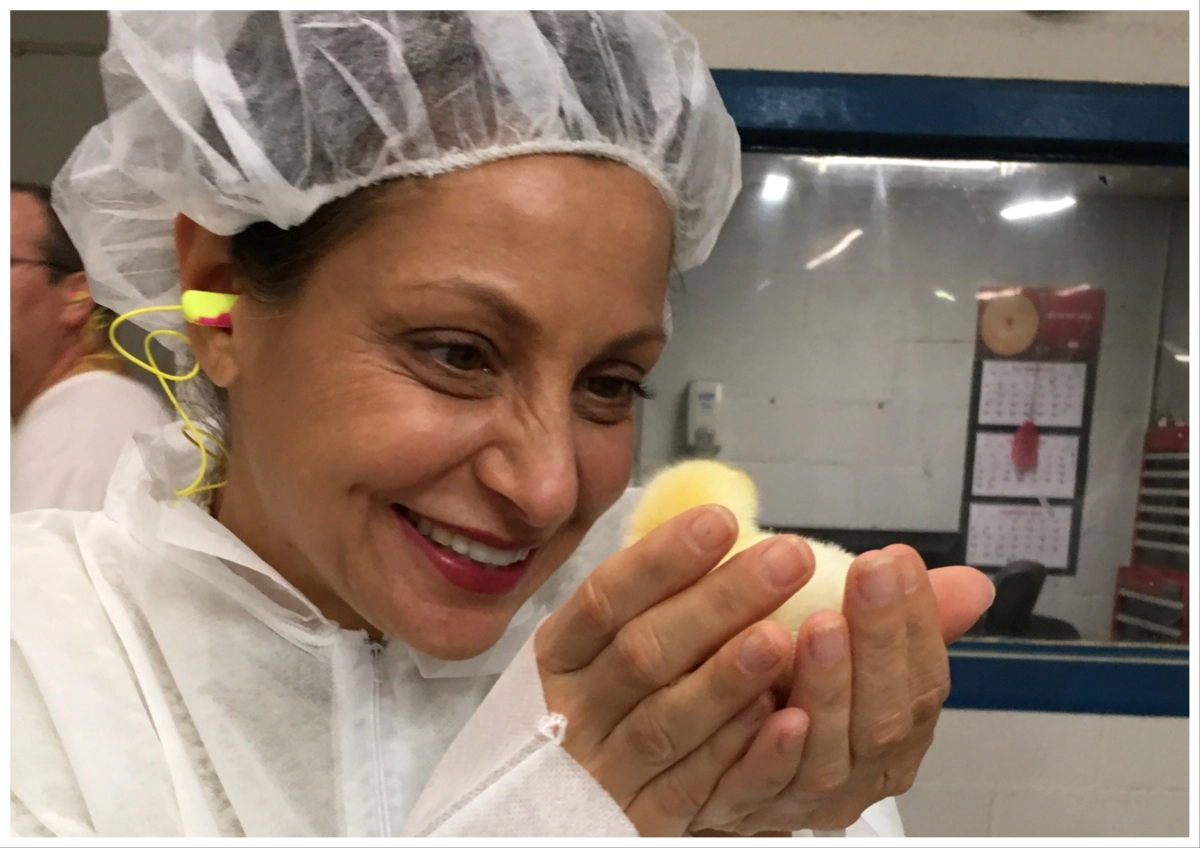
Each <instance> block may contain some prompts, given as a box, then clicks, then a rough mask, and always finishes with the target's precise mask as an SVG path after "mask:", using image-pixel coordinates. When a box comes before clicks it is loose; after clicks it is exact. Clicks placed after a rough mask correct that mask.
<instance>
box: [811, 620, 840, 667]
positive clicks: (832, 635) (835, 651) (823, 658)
mask: <svg viewBox="0 0 1200 848" xmlns="http://www.w3.org/2000/svg"><path fill="white" fill-rule="evenodd" d="M808 651H809V653H810V654H811V655H812V658H813V659H814V660H815V661H816V664H817V665H819V666H821V667H828V666H831V665H834V664H836V663H838V662H841V660H842V658H843V657H845V656H846V654H847V653H849V651H850V638H849V636H848V634H847V633H846V628H845V627H843V626H842V625H841V624H840V623H838V624H832V625H829V626H828V627H822V628H821V629H820V630H814V631H813V632H812V633H810V634H809V637H808Z"/></svg>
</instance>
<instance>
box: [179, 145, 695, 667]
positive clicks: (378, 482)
mask: <svg viewBox="0 0 1200 848" xmlns="http://www.w3.org/2000/svg"><path fill="white" fill-rule="evenodd" d="M371 192H372V194H371V197H370V198H369V200H364V201H358V202H363V203H368V204H369V205H368V207H367V210H366V212H365V215H364V219H363V220H362V221H361V223H360V224H359V226H358V227H357V228H356V229H355V230H354V231H353V232H352V233H349V234H347V235H346V236H345V237H344V238H342V239H340V240H338V241H336V242H334V243H333V244H330V245H326V250H325V251H324V253H323V254H322V255H321V256H320V258H319V259H317V260H316V261H314V262H313V263H312V267H311V268H308V269H302V270H301V269H295V268H293V269H289V270H293V271H296V270H299V272H300V273H299V274H298V275H297V276H296V277H295V279H296V280H297V282H296V283H294V284H293V285H292V287H291V288H290V289H288V288H285V286H284V285H281V284H280V281H279V280H278V279H272V277H271V272H270V270H268V269H267V267H266V264H265V262H264V261H263V257H269V256H271V255H287V253H288V251H287V243H288V242H294V241H296V240H297V239H303V238H304V234H303V233H299V234H296V235H293V234H292V233H291V231H286V230H278V229H276V230H274V232H273V233H271V234H269V235H268V234H266V233H264V232H263V231H262V228H263V227H264V226H269V225H262V224H260V225H256V226H257V227H258V228H259V230H258V231H257V232H255V233H254V241H252V242H251V244H250V245H249V246H246V245H243V244H240V243H239V242H240V240H241V239H242V238H243V235H242V234H239V235H235V236H234V237H233V238H232V239H226V238H222V237H218V236H214V235H212V234H211V233H209V232H208V231H206V230H201V229H200V228H199V227H198V225H196V224H193V223H192V222H190V221H186V220H185V221H182V222H181V223H180V224H179V227H178V232H179V233H180V240H181V243H182V244H183V245H184V247H183V248H182V249H181V251H180V269H181V278H182V282H183V286H184V287H185V288H191V287H199V286H208V287H212V286H214V285H215V283H216V281H217V280H220V281H221V287H223V288H224V287H229V288H230V290H232V291H244V292H245V293H246V294H248V295H249V297H246V298H243V299H242V300H241V301H240V302H239V305H238V306H237V307H236V308H235V309H234V310H233V313H232V322H233V327H232V331H226V330H222V329H212V330H210V329H206V328H196V329H195V330H193V338H194V340H195V341H194V348H195V350H196V356H197V358H198V360H199V361H200V363H201V365H202V366H203V367H204V370H205V372H206V373H207V374H209V375H210V376H211V378H212V379H213V380H214V381H215V382H216V383H217V385H219V386H220V387H221V388H222V389H224V390H225V391H226V392H227V398H228V410H229V430H228V436H229V441H230V444H231V445H232V446H233V447H232V450H231V453H230V457H229V466H228V475H227V485H226V486H225V487H224V488H222V489H220V490H219V491H218V492H217V496H216V498H215V503H214V505H213V513H214V515H215V516H216V517H217V519H218V520H219V521H221V522H222V523H223V524H225V525H226V526H227V527H229V528H230V529H231V530H233V532H234V533H235V534H237V536H238V537H239V538H241V539H242V541H244V542H245V543H246V544H247V545H249V546H250V548H251V549H252V550H253V551H254V552H255V553H257V554H258V555H259V556H261V557H262V558H263V559H264V560H265V561H267V562H270V563H272V565H273V566H274V568H275V569H276V570H277V571H279V572H280V573H281V574H282V575H283V576H284V577H285V578H286V579H287V580H288V581H289V582H290V583H291V584H292V585H294V586H296V587H297V588H299V589H300V590H301V591H302V592H303V593H304V595H305V596H306V597H307V598H309V600H311V601H313V602H314V603H316V604H317V606H318V607H320V608H321V610H322V612H323V613H324V614H325V615H327V616H328V617H330V618H331V619H333V620H335V621H337V622H338V623H339V624H341V625H342V626H343V627H346V628H348V629H351V630H357V629H362V628H366V629H367V630H368V631H369V632H371V633H372V634H373V635H375V636H376V637H378V636H380V635H381V634H384V633H386V634H388V635H389V636H392V637H394V638H398V639H400V640H402V641H404V642H405V643H407V644H409V645H411V646H413V647H415V648H417V649H419V650H421V651H424V652H426V653H429V654H432V655H435V656H439V657H443V658H446V659H464V658H467V657H471V656H475V655H476V654H478V653H480V652H481V651H482V650H484V649H485V648H487V647H489V646H490V645H492V644H493V643H494V642H495V641H496V640H497V639H498V638H499V637H500V635H501V634H502V633H503V631H504V629H505V627H506V626H507V624H508V622H509V620H510V619H511V618H512V616H513V615H514V614H515V613H516V611H517V610H518V609H519V608H520V607H521V606H522V605H523V604H524V603H525V602H526V601H527V600H528V599H529V597H530V596H531V595H532V594H533V593H534V592H535V591H536V590H537V589H538V588H539V587H540V586H541V585H542V584H543V583H545V582H546V580H547V579H548V578H549V577H550V576H551V575H552V574H553V573H554V572H555V571H557V570H558V568H559V566H561V565H562V563H563V562H564V561H565V559H566V557H567V556H568V555H569V554H570V553H571V552H572V551H573V550H575V548H576V547H578V545H579V543H580V541H581V540H582V538H583V535H584V533H585V532H586V531H587V529H588V528H589V527H591V526H592V524H593V523H595V521H596V519H597V518H599V517H600V515H601V514H602V513H603V512H604V511H605V510H607V509H608V508H609V507H610V506H611V505H612V504H613V503H614V502H615V501H616V499H617V497H618V496H619V495H620V494H621V492H622V491H624V489H625V486H626V484H627V483H628V478H629V471H630V466H631V458H632V452H633V435H634V428H633V398H634V396H635V393H636V391H637V390H638V387H639V386H640V381H641V380H642V379H643V378H644V376H645V375H646V374H647V372H649V370H650V368H651V367H652V366H653V364H654V362H655V360H657V358H658V355H659V353H660V352H661V350H662V346H663V342H664V340H665V339H664V336H663V332H662V328H661V324H662V309H663V307H662V304H663V300H664V298H665V296H666V282H667V277H668V271H669V264H670V237H671V216H670V213H669V210H668V208H667V205H666V204H665V203H664V202H663V201H662V198H661V197H660V196H659V194H658V192H657V191H656V190H655V189H654V187H653V186H652V185H651V184H650V183H649V182H648V181H647V180H645V179H644V178H642V177H641V176H640V175H639V174H638V173H637V172H635V171H633V170H632V169H631V168H628V167H626V166H624V165H621V164H618V163H614V162H608V161H599V160H592V159H585V158H582V157H578V156H536V157H523V158H519V159H509V160H503V161H500V162H496V163H492V164H488V165H483V166H480V167H477V168H473V169H471V170H467V171H459V172H455V173H451V174H447V175H445V176H442V177H439V178H437V180H436V181H433V182H427V181H412V180H402V181H399V182H396V183H391V184H385V185H384V186H383V187H381V188H375V189H371ZM583 209H586V210H589V212H588V214H579V212H578V210H583ZM303 228H304V225H301V227H300V228H299V229H303ZM251 229H252V230H253V229H255V228H251ZM272 242H274V243H272ZM615 245H619V246H620V249H618V250H614V249H613V247H614V246H615ZM243 269H245V270H243ZM300 274H302V276H300ZM348 280H353V281H355V284H354V285H346V281H348ZM615 280H620V281H622V284H621V285H614V284H613V282H612V281H615ZM272 284H273V285H272ZM264 289H265V291H264ZM314 339H321V344H320V345H319V346H316V345H314V344H313V340H314ZM298 477H302V479H303V484H301V481H300V480H299V479H297V478H298ZM264 492H266V493H270V497H269V498H264V497H263V496H262V493H264ZM313 515H320V516H322V517H323V518H322V520H321V521H319V522H314V521H312V520H311V516H313ZM411 517H417V518H418V521H417V524H416V525H414V523H413V522H412V520H410V518H411ZM424 525H428V528H429V529H428V530H427V532H424V533H422V532H418V531H419V529H420V528H421V527H423V526H424ZM435 527H436V528H439V530H440V532H437V533H435V532H434V531H433V528H435ZM429 536H433V539H432V543H431V542H430V540H429V539H428V537H429ZM446 539H449V547H450V549H449V550H448V549H447V545H446V544H444V541H445V540H446ZM513 550H517V551H522V550H523V551H524V552H525V553H526V554H527V555H526V556H523V557H521V558H520V559H519V560H518V561H515V562H513V563H511V564H506V565H505V567H504V568H503V569H502V570H501V569H497V568H495V567H494V564H493V562H492V561H493V560H497V559H502V558H504V557H505V556H506V553H505V552H508V551H513ZM476 551H478V552H479V553H481V554H482V556H480V557H478V558H476V557H474V556H473V555H472V554H473V553H475V552H476ZM481 560H482V561H481ZM431 566H432V568H431ZM452 625H453V626H452Z"/></svg>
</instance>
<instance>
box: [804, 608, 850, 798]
mask: <svg viewBox="0 0 1200 848" xmlns="http://www.w3.org/2000/svg"><path fill="white" fill-rule="evenodd" d="M851 665H852V664H851V662H850V634H849V631H848V629H847V626H846V620H845V618H843V617H842V615H841V613H838V612H834V611H833V610H820V611H818V612H816V613H813V614H812V615H811V616H809V617H808V620H807V621H805V622H804V624H803V626H801V628H800V631H799V633H798V634H797V638H796V662H795V668H796V675H795V680H796V685H795V687H794V688H793V690H792V696H791V700H790V701H789V703H791V704H792V705H793V706H796V707H799V708H800V709H802V710H804V712H805V713H807V714H808V717H809V720H810V722H811V726H810V727H809V730H808V737H807V739H805V742H804V759H803V761H802V762H801V764H800V769H799V771H798V772H797V774H796V779H795V781H794V788H795V790H796V791H799V792H807V793H815V794H823V793H826V792H831V791H833V790H835V789H837V788H838V787H840V786H841V785H842V784H843V783H845V781H846V779H847V778H848V777H849V775H850V765H851V760H850V710H851V703H852V698H851V685H852V682H853V677H852V670H851Z"/></svg>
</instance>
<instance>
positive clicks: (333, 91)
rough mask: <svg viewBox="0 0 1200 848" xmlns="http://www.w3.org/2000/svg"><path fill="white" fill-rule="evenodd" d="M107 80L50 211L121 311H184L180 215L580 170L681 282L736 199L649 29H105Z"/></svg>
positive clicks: (670, 56)
mask: <svg viewBox="0 0 1200 848" xmlns="http://www.w3.org/2000/svg"><path fill="white" fill-rule="evenodd" d="M101 72H102V75H103V79H104V87H105V97H106V99H107V101H108V108H109V118H108V120H107V121H105V122H104V123H102V124H100V125H98V126H96V127H95V128H93V129H92V130H91V132H90V133H89V134H88V135H87V136H86V137H85V138H84V140H83V141H82V142H81V143H80V145H79V147H78V148H77V149H76V150H75V152H74V153H73V154H72V156H71V158H70V160H69V161H68V162H67V164H66V165H65V166H64V168H63V170H62V171H61V173H60V174H59V175H58V177H57V179H56V180H55V184H54V198H55V199H54V204H55V208H56V209H57V210H58V211H59V213H60V215H61V216H62V218H63V221H64V223H65V225H66V227H67V229H68V231H69V232H70V234H71V237H72V239H73V240H74V241H75V243H76V244H77V245H78V247H79V249H80V252H81V254H82V255H83V259H84V264H85V266H86V268H87V270H88V273H89V276H90V279H91V285H92V292H93V294H94V297H95V298H96V300H97V301H98V302H99V303H102V304H103V305H105V306H108V307H109V308H111V309H114V310H116V311H118V312H124V311H128V310H130V309H134V308H137V307H139V306H149V305H159V304H161V305H167V304H176V303H178V298H179V285H178V267H177V264H176V260H175V251H174V241H173V235H172V226H173V219H174V217H175V215H176V214H178V213H182V214H184V215H187V216H188V217H190V218H192V219H193V220H195V221H196V222H198V223H199V224H201V225H202V226H204V227H206V228H207V229H209V230H211V231H213V232H215V233H218V234H221V235H232V234H234V233H237V232H239V231H241V230H243V229H245V228H246V227H248V226H249V225H250V224H253V223H255V222H257V221H270V222H271V223H273V224H275V225H276V226H278V227H291V226H295V225H297V224H299V223H301V222H303V221H304V220H306V219H307V218H308V217H309V216H310V215H312V214H313V212H315V211H316V210H317V209H318V208H319V207H320V206H322V205H324V204H325V203H328V202H330V201H332V200H335V199H337V198H340V197H343V196H345V195H348V194H350V193H351V192H353V191H355V190H356V189H358V188H361V187H363V186H366V185H369V184H372V183H376V182H378V181H380V180H384V179H389V178H396V177H404V176H412V175H423V176H432V175H436V174H440V173H445V172H447V171H452V170H458V169H463V168H469V167H472V166H475V165H479V164H482V163H485V162H489V161H494V160H497V159H503V158H508V157H513V156H520V155H525V154H531V153H580V154H586V155H596V156H601V157H606V158H610V159H614V160H617V161H620V162H624V163H626V164H628V165H629V166H631V167H633V168H634V169H636V170H637V171H638V172H640V173H641V174H643V175H645V176H646V177H647V178H648V179H649V180H650V181H651V182H652V183H653V184H654V185H655V186H656V187H657V189H658V190H659V192H660V193H661V194H662V196H663V198H664V199H665V200H666V201H667V203H668V205H669V206H670V208H671V211H672V214H673V216H674V226H675V244H674V248H675V260H676V262H677V264H678V265H679V266H680V268H681V269H684V270H686V269H687V268H690V267H693V266H695V265H698V264H699V263H701V262H703V261H704V259H705V258H706V257H707V255H708V253H709V251H710V250H711V249H712V246H713V243H714V242H715V241H716V237H717V233H718V231H719V229H720V227H721V224H722V223H723V222H724V220H725V217H726V215H727V214H728V212H729V209H730V207H731V206H732V203H733V199H734V197H735V196H736V194H737V192H738V190H739V189H740V187H741V176H740V167H739V142H738V136H737V131H736V128H735V127H734V124H733V120H732V119H731V118H730V116H729V114H728V113H727V112H726V111H725V108H724V105H723V104H722V102H721V98H720V95H719V94H718V93H717V89H716V86H715V85H714V83H713V79H712V76H711V74H710V73H709V72H708V69H707V67H706V66H705V65H704V62H703V61H702V59H701V57H700V52H699V49H698V46H697V44H696V42H695V40H694V39H693V38H692V37H691V35H689V34H688V33H687V32H685V31H684V30H683V29H682V28H680V26H679V25H678V24H677V23H675V22H674V21H673V20H672V19H671V18H670V17H669V16H667V15H666V14H663V13H660V12H607V11H606V12H492V11H484V12H388V11H371V12H309V11H304V12H113V13H111V27H110V37H109V44H108V48H107V50H106V51H105V53H104V55H103V56H102V57H101ZM144 318H145V320H142V321H139V323H142V324H143V325H144V326H148V327H155V326H160V327H161V326H170V325H173V324H178V322H179V316H178V315H177V314H175V313H151V314H150V315H147V316H144Z"/></svg>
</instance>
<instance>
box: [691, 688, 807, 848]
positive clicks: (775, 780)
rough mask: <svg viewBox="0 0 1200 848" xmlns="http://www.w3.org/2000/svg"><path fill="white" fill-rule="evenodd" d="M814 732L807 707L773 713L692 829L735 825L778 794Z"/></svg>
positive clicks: (706, 805)
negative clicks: (807, 739)
mask: <svg viewBox="0 0 1200 848" xmlns="http://www.w3.org/2000/svg"><path fill="white" fill-rule="evenodd" d="M810 732H811V730H810V726H809V718H808V716H807V715H805V714H804V711H803V710H800V709H797V708H795V707H787V708H785V709H782V710H780V711H779V712H777V713H775V714H774V715H772V716H771V718H770V719H769V720H768V721H767V723H766V724H765V725H764V726H763V729H762V730H761V731H760V732H759V734H758V736H756V737H755V739H754V741H753V742H752V743H751V744H750V748H749V750H747V751H746V753H745V755H744V756H743V757H742V758H741V759H740V760H738V761H737V763H735V764H734V765H733V766H732V767H731V768H730V769H729V771H728V772H726V773H725V775H724V776H723V777H722V778H721V780H720V782H719V783H718V784H717V788H716V789H715V790H713V792H712V797H711V798H709V799H708V801H707V802H706V803H705V805H704V806H703V807H701V809H700V812H699V813H698V814H697V815H696V818H695V821H693V823H692V826H691V828H690V830H691V831H692V832H693V833H694V832H695V831H697V830H705V829H707V830H722V829H731V828H733V826H734V824H735V823H736V822H737V821H738V820H739V819H742V818H744V817H745V816H747V815H751V814H753V813H754V812H755V811H757V810H759V809H761V808H762V807H763V806H764V805H766V804H768V803H769V802H770V801H771V800H772V799H773V798H775V797H777V796H778V795H779V793H780V792H782V791H783V790H785V789H786V788H787V786H788V784H789V783H790V782H791V781H792V779H793V778H794V777H795V775H796V770H797V767H798V766H799V765H800V762H801V756H802V755H803V752H804V750H805V748H806V744H805V740H806V737H807V735H808V734H809V733H810Z"/></svg>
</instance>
